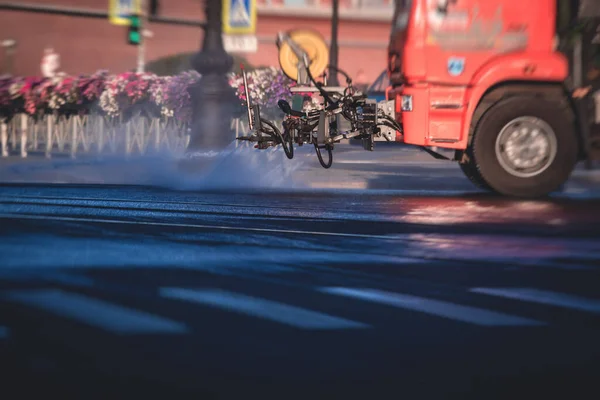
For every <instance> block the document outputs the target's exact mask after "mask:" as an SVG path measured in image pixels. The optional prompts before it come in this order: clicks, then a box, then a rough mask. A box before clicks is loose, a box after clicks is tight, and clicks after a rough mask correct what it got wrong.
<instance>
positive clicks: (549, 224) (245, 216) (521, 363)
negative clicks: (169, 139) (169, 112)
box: [0, 184, 600, 400]
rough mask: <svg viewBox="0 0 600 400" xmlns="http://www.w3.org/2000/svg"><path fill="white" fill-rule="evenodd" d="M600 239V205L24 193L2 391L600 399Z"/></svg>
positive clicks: (412, 195) (400, 197)
mask: <svg viewBox="0 0 600 400" xmlns="http://www.w3.org/2000/svg"><path fill="white" fill-rule="evenodd" d="M599 227H600V199H598V198H596V197H593V196H591V197H584V198H579V199H575V198H571V199H569V198H560V199H554V200H544V201H516V200H509V199H501V198H496V197H493V196H489V195H487V194H481V193H476V192H472V193H467V194H460V195H459V194H457V195H453V196H448V195H445V196H442V195H439V196H435V195H431V194H422V193H420V192H418V191H415V192H406V193H376V192H367V191H365V192H355V193H341V192H336V191H295V192H293V193H277V192H269V191H262V192H261V193H252V192H243V191H237V192H235V193H234V192H214V193H211V192H207V191H204V192H190V191H187V192H186V191H173V190H165V189H158V188H150V187H134V186H94V185H87V186H86V185H55V186H53V185H34V184H28V185H19V184H13V185H5V186H2V187H1V188H0V260H1V266H0V368H1V369H2V371H0V376H2V382H3V383H2V386H3V387H4V388H5V390H10V389H11V388H13V389H16V390H18V391H19V392H15V393H20V397H18V398H29V397H28V395H32V393H34V392H37V391H40V390H43V391H44V392H45V393H52V394H59V395H61V394H62V395H64V396H61V397H62V398H67V397H68V398H86V399H89V398H104V399H105V398H131V396H133V395H137V396H146V397H148V396H151V397H153V396H156V397H158V396H161V397H163V398H164V397H166V396H168V397H169V398H195V399H199V398H202V399H210V398H227V399H229V398H241V397H242V396H244V397H256V398H259V397H260V398H277V399H283V398H285V399H289V398H299V399H300V398H302V399H306V398H326V399H333V398H336V399H337V398H340V399H342V398H343V399H348V398H361V399H364V398H372V399H433V398H435V399H450V398H452V399H454V398H456V399H467V398H469V399H471V398H472V399H486V400H487V399H492V398H493V399H496V398H498V399H507V398H526V397H528V398H546V399H547V398H560V399H565V398H598V396H600V389H599V387H598V385H597V382H598V378H599V377H600V365H599V364H598V362H599V360H600V357H599V356H600V340H599V338H600V291H599V290H598V284H599V282H600V245H599V244H598V243H600V241H599V239H600V228H599ZM23 379H25V380H23ZM5 393H6V392H5ZM584 394H585V396H584ZM109 396H110V397H109ZM15 398H16V397H15Z"/></svg>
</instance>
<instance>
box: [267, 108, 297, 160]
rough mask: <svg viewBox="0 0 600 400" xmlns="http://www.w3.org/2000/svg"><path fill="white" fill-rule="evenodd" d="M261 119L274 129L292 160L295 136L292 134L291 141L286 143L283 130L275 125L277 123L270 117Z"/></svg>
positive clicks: (284, 150) (286, 153) (287, 155)
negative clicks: (269, 118) (270, 119)
mask: <svg viewBox="0 0 600 400" xmlns="http://www.w3.org/2000/svg"><path fill="white" fill-rule="evenodd" d="M260 121H261V122H262V123H263V124H265V125H267V126H268V127H269V128H271V129H272V130H273V133H274V134H275V136H276V137H277V139H279V142H281V147H283V152H284V153H285V156H286V157H287V158H288V159H290V160H291V159H292V158H294V142H293V136H292V135H290V141H289V143H286V142H285V139H284V138H283V135H282V134H281V131H280V130H279V129H278V128H277V127H276V126H275V124H273V123H272V122H271V121H269V120H268V119H264V118H261V119H260ZM286 144H287V146H286Z"/></svg>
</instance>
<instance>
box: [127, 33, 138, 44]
mask: <svg viewBox="0 0 600 400" xmlns="http://www.w3.org/2000/svg"><path fill="white" fill-rule="evenodd" d="M129 43H131V44H139V43H140V33H139V32H136V31H134V32H129Z"/></svg>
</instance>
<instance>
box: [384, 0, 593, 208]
mask: <svg viewBox="0 0 600 400" xmlns="http://www.w3.org/2000/svg"><path fill="white" fill-rule="evenodd" d="M556 19H557V1H556V0H527V1H524V0H397V1H396V10H395V15H394V19H393V27H392V35H391V39H390V45H389V56H388V73H389V77H390V84H391V89H390V91H389V94H388V96H389V97H388V98H390V99H393V100H394V102H395V118H396V120H397V121H398V122H399V123H400V124H401V126H402V137H401V138H400V139H399V140H401V141H403V142H404V143H407V144H413V145H418V146H435V147H440V148H447V149H454V150H455V157H454V160H455V161H458V162H459V164H460V167H461V169H462V171H463V172H464V173H465V175H466V176H467V177H468V178H469V179H470V180H471V181H472V182H473V183H475V184H476V185H477V186H479V187H481V188H484V189H488V190H491V191H494V192H497V193H500V194H504V195H511V196H521V197H536V196H542V195H546V194H548V193H550V192H553V191H555V190H556V189H558V188H559V187H560V186H561V185H562V184H563V183H564V182H565V181H566V180H567V179H568V178H569V176H570V174H571V172H572V171H573V169H574V167H575V166H576V164H577V163H578V162H579V161H581V160H584V159H586V158H588V157H590V156H592V155H591V154H590V150H589V129H590V123H589V122H588V118H586V117H585V116H582V114H581V113H580V111H581V109H582V108H585V105H578V104H577V100H575V99H573V97H572V96H571V92H572V90H573V88H570V87H568V85H567V84H566V82H567V78H568V77H569V76H570V66H569V61H568V59H567V57H566V56H565V55H564V54H562V53H561V52H559V51H558V50H557V43H558V37H557V32H556Z"/></svg>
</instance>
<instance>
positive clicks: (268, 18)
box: [0, 0, 393, 82]
mask: <svg viewBox="0 0 600 400" xmlns="http://www.w3.org/2000/svg"><path fill="white" fill-rule="evenodd" d="M4 4H5V5H6V4H9V5H10V4H13V5H17V6H18V7H13V8H8V9H7V8H4V9H0V41H2V42H3V45H4V46H5V47H4V49H3V51H2V52H0V57H2V59H0V66H2V68H3V69H4V71H3V72H5V73H6V72H12V73H13V74H15V75H39V74H41V70H40V63H41V59H42V56H43V53H44V49H45V48H47V47H52V48H54V49H55V51H56V52H57V53H58V54H59V55H60V62H61V64H60V65H61V66H60V70H61V71H63V72H65V73H68V74H79V73H84V74H89V73H93V72H94V71H96V70H99V69H107V70H109V71H111V72H114V73H117V72H123V71H128V70H134V69H135V68H136V63H137V49H136V47H135V46H131V45H128V44H127V40H126V28H125V27H122V26H115V25H111V24H109V22H108V19H107V18H106V17H102V16H101V15H102V13H106V12H107V11H108V0H104V1H98V0H15V1H14V2H12V3H11V2H4ZM339 4H340V6H339V9H340V12H339V15H340V24H339V35H338V43H339V66H340V67H341V68H342V69H344V70H346V71H347V72H348V73H349V74H350V75H351V76H353V77H356V78H355V79H357V80H358V81H368V82H370V81H373V80H375V79H376V78H377V76H378V75H379V74H380V73H381V72H382V71H383V70H384V69H385V66H386V54H387V50H386V49H387V43H388V39H389V33H390V24H391V20H392V14H393V0H340V2H339ZM63 11H64V12H63ZM67 11H68V12H67ZM77 11H80V12H79V14H80V15H79V14H78V12H77ZM157 15H158V16H159V17H161V18H163V19H164V20H165V21H167V22H165V21H163V22H162V23H154V22H153V23H149V24H148V25H147V27H148V29H149V30H150V31H151V32H152V34H153V36H152V37H151V38H149V39H147V41H146V43H147V46H146V60H147V61H148V62H151V61H153V60H157V59H161V58H164V57H169V56H174V55H177V54H181V53H189V52H193V51H196V50H198V49H199V48H200V46H201V43H202V35H203V32H202V29H201V28H200V27H198V26H186V25H185V23H191V22H196V23H197V22H200V21H202V20H204V16H203V7H202V0H168V1H167V0H160V1H159V8H158V14H157ZM169 20H170V21H174V22H173V23H168V21H169ZM294 28H311V29H315V30H316V31H318V32H320V33H321V34H322V35H323V37H324V38H325V39H326V40H327V41H329V39H330V36H331V3H330V0H258V20H257V31H256V36H257V39H258V50H257V51H256V52H254V53H242V54H241V55H242V56H243V57H245V58H246V59H247V60H248V61H249V62H250V63H251V64H253V65H272V66H277V65H278V61H277V48H276V45H275V38H276V35H277V32H279V31H286V30H290V29H294ZM11 42H14V43H15V46H13V47H11V50H12V51H8V50H7V49H8V47H6V46H7V45H8V44H9V43H11ZM11 54H12V55H11ZM7 70H10V71H7Z"/></svg>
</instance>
